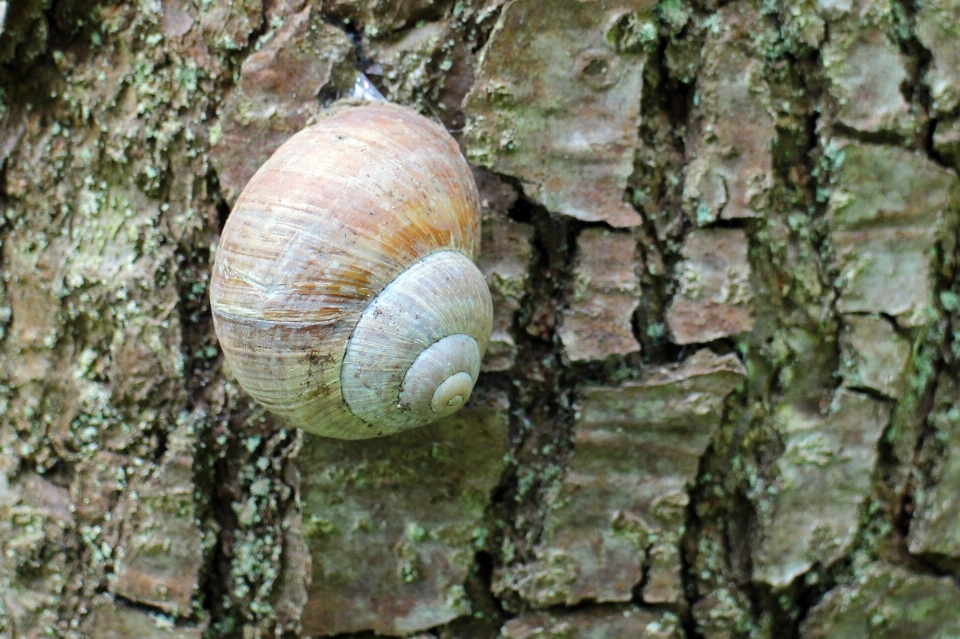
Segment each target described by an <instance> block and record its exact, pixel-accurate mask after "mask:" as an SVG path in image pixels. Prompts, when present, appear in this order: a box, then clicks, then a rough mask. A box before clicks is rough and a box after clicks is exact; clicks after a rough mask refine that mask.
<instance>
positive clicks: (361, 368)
mask: <svg viewBox="0 0 960 639" xmlns="http://www.w3.org/2000/svg"><path fill="white" fill-rule="evenodd" d="M479 243H480V216H479V196H478V195H477V188H476V185H475V183H474V181H473V176H472V174H471V172H470V168H469V167H468V166H467V163H466V161H464V159H463V157H462V156H461V155H460V152H459V149H458V148H457V145H456V142H454V140H453V139H452V138H451V137H450V136H449V134H447V132H446V131H445V130H444V129H443V128H442V127H440V126H439V125H437V124H434V123H433V122H431V121H429V120H427V119H426V118H424V117H422V116H420V115H418V114H416V113H414V112H413V111H411V110H409V109H406V108H403V107H399V106H396V105H392V104H368V105H364V106H359V107H354V108H350V109H347V110H344V111H341V112H339V113H337V114H336V115H333V116H331V117H329V118H327V119H326V120H324V121H322V122H321V123H320V124H318V125H315V126H312V127H310V128H307V129H305V130H303V131H301V132H300V133H298V134H296V135H295V136H293V137H292V138H291V139H290V140H288V141H287V142H286V143H285V144H283V145H282V146H281V147H280V148H279V149H278V150H277V151H276V153H274V155H273V156H272V157H271V158H270V159H269V160H268V161H267V162H266V163H265V164H264V165H263V166H262V167H260V170H259V171H257V173H256V175H254V176H253V178H252V179H251V180H250V182H249V183H248V184H247V186H246V188H245V189H244V191H243V193H241V195H240V198H239V199H238V200H237V203H236V205H235V206H234V209H233V212H232V213H231V215H230V217H229V218H228V219H227V223H226V225H225V227H224V230H223V234H222V236H221V239H220V243H219V245H218V247H217V252H216V258H215V260H214V266H213V275H212V280H211V286H210V302H211V308H212V310H213V320H214V326H215V329H216V331H217V336H218V338H219V340H220V345H221V347H222V348H223V353H224V356H225V357H226V359H227V362H228V363H229V365H230V368H231V370H232V371H233V374H234V375H235V376H236V378H237V380H238V381H239V383H240V385H241V386H243V388H244V389H245V390H246V391H247V392H248V393H250V395H251V396H253V398H254V399H256V400H257V401H258V402H259V403H261V404H262V405H263V406H265V407H266V408H268V409H269V410H271V411H272V412H274V413H276V414H277V415H280V416H282V417H284V418H286V419H287V420H288V421H289V422H291V423H292V424H293V425H295V426H298V427H300V428H302V429H304V430H306V431H308V432H310V433H314V434H317V435H323V436H328V437H337V438H342V439H363V438H367V437H378V436H381V435H389V434H391V433H395V432H398V431H401V430H404V429H407V428H413V427H416V426H421V425H424V424H427V423H429V422H432V421H434V420H435V419H438V418H439V417H443V416H445V415H448V414H450V413H452V412H454V411H455V410H457V409H458V408H459V407H460V406H461V405H462V404H463V403H464V402H465V401H466V400H467V398H468V397H469V395H470V392H471V390H472V389H473V385H474V384H475V383H476V381H477V375H478V374H479V371H480V359H481V357H482V355H483V352H484V350H485V349H486V346H487V342H488V340H489V338H490V331H491V327H492V315H493V308H492V303H491V299H490V292H489V290H488V289H487V285H486V282H485V281H484V278H483V276H482V274H481V273H480V271H479V270H478V269H477V267H476V266H475V265H474V260H475V259H476V256H477V253H478V251H479V248H480V247H479Z"/></svg>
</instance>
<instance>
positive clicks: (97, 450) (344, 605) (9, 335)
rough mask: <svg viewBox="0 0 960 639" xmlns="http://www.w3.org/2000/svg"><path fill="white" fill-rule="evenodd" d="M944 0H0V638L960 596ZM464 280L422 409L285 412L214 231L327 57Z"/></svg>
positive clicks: (815, 611) (799, 617)
mask: <svg viewBox="0 0 960 639" xmlns="http://www.w3.org/2000/svg"><path fill="white" fill-rule="evenodd" d="M958 25H960V3H958V2H957V0H918V1H916V2H908V1H907V0H850V1H848V2H834V3H830V2H821V3H817V2H805V1H801V0H775V1H773V2H764V3H761V2H759V1H752V0H735V1H732V2H727V3H717V2H713V1H711V0H661V1H660V2H659V3H654V2H653V0H579V1H573V0H564V1H563V2H558V1H556V0H551V1H548V0H456V1H452V0H403V1H397V2H378V1H375V0H328V1H327V2H321V1H320V0H242V1H239V2H237V1H230V0H202V1H195V0H137V1H136V2H132V3H120V2H112V1H109V0H103V1H97V0H16V1H13V0H6V1H3V0H0V269H2V271H0V272H2V279H0V548H2V550H3V552H2V555H0V637H4V638H11V639H12V638H21V637H23V638H34V637H50V636H53V637H92V638H96V639H99V638H112V637H118V638H119V637H147V638H154V637H157V638H161V637H177V638H183V639H187V638H198V639H199V638H201V637H205V638H213V637H229V638H233V637H237V638H243V639H247V638H253V637H268V636H272V637H288V638H294V637H319V636H331V635H338V636H347V635H349V636H372V635H373V634H374V633H376V634H379V635H386V636H417V637H422V638H425V637H436V638H438V639H455V638H464V639H466V638H481V639H482V638H491V639H492V638H493V637H498V636H499V637H503V638H504V639H528V638H531V637H540V636H549V637H561V636H562V637H571V638H578V637H582V638H585V639H586V638H588V637H589V638H603V639H607V638H609V639H614V638H618V637H650V638H654V637H656V638H668V637H669V638H676V639H679V638H687V639H695V638H703V639H726V638H729V639H741V638H751V639H761V638H769V639H774V638H796V639H801V638H802V639H814V638H817V637H843V638H845V639H846V638H852V639H860V638H863V639H868V638H869V639H880V638H887V637H890V638H893V637H897V638H901V637H906V638H917V639H923V638H927V637H946V636H955V635H957V634H960V605H958V604H960V589H958V587H957V578H958V577H960V528H958V527H957V525H956V522H957V518H958V516H960V494H958V492H957V490H956V485H957V481H958V480H960V383H958V381H957V379H958V377H957V376H958V374H960V361H958V355H960V318H958V315H957V311H958V309H960V278H958V275H957V257H958V247H957V232H958V216H957V211H958V194H960V191H958V188H957V187H958V180H957V170H958V169H960V53H958V52H960V26H958ZM358 70H361V71H364V72H366V73H367V74H368V75H369V77H370V79H371V81H372V82H373V83H374V84H375V85H376V86H377V87H378V89H379V90H380V91H381V92H382V93H383V94H384V95H385V96H386V97H387V98H388V99H390V100H392V101H394V102H397V103H400V104H405V105H408V106H410V107H412V108H414V109H417V110H418V111H420V112H421V113H423V114H425V115H427V116H428V117H431V118H433V119H435V120H438V121H440V122H442V123H443V124H444V125H445V126H446V127H447V129H448V130H449V131H451V133H452V134H453V135H454V136H455V137H456V138H457V140H458V142H459V143H460V145H461V148H462V150H463V152H464V154H465V156H466V157H467V159H468V161H469V162H470V163H471V165H472V166H473V167H474V172H475V177H476V179H477V183H478V186H479V189H480V192H481V197H482V200H483V215H484V222H483V246H482V251H481V258H480V267H481V270H482V271H483V273H484V275H485V276H486V278H487V280H488V283H489V285H490V288H491V292H492V295H493V299H494V306H495V319H494V332H493V337H492V340H491V345H490V348H489V349H488V352H487V354H486V357H485V360H484V366H483V373H482V374H481V378H480V381H479V383H478V387H477V389H476V390H475V392H474V396H473V398H472V399H471V401H470V403H469V404H468V405H467V406H466V407H465V408H464V409H463V410H462V411H460V412H459V413H457V414H455V415H454V416H452V417H450V418H448V419H446V420H444V421H442V422H440V423H437V424H435V425H432V426H429V427H425V428H423V429H420V430H418V431H416V432H408V433H405V434H401V435H397V436H394V437H389V438H383V439H377V440H366V441H352V442H342V441H334V440H326V439H321V438H317V437H312V436H310V435H306V434H303V433H300V432H298V431H296V430H294V429H292V428H290V427H287V426H286V425H285V424H284V423H282V422H281V421H280V420H278V419H276V418H274V417H272V416H271V415H269V414H268V413H266V412H265V411H263V410H262V409H260V408H258V407H257V406H256V404H254V403H253V402H252V400H250V399H249V397H248V396H247V395H246V394H245V393H244V392H243V390H242V389H241V388H240V387H239V386H238V385H237V383H236V381H235V379H234V378H233V376H232V374H231V372H230V371H229V369H228V367H227V366H226V365H225V363H224V361H223V358H222V356H221V354H220V352H219V349H218V347H217V342H216V336H215V334H214V332H213V327H212V323H211V319H210V311H209V303H208V297H207V293H208V290H207V289H208V283H209V274H210V267H211V263H212V256H213V255H214V253H215V251H216V245H217V240H218V235H219V230H220V228H221V227H222V224H223V222H224V221H225V219H226V218H227V216H228V215H229V210H230V207H231V205H232V204H233V202H234V201H235V200H236V197H237V196H238V194H239V193H240V191H241V190H242V188H243V186H244V184H245V183H246V181H247V179H249V177H250V176H251V175H252V174H253V172H254V171H256V169H257V167H258V166H259V165H260V164H261V163H262V162H263V161H264V160H265V159H266V158H267V157H269V155H270V154H271V153H272V151H273V150H274V149H276V147H277V146H278V145H279V144H280V143H282V142H283V141H284V140H285V139H286V138H287V137H289V136H290V135H292V134H293V133H295V132H296V131H298V130H300V129H301V128H303V127H305V126H307V125H309V124H310V123H312V122H315V121H317V120H318V119H320V118H322V117H324V113H325V112H326V110H327V109H328V108H329V107H330V106H331V105H332V104H334V103H335V102H337V101H338V100H340V99H341V98H345V97H346V96H348V94H349V92H350V89H351V87H352V85H353V83H354V81H355V79H356V74H357V71H358Z"/></svg>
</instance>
